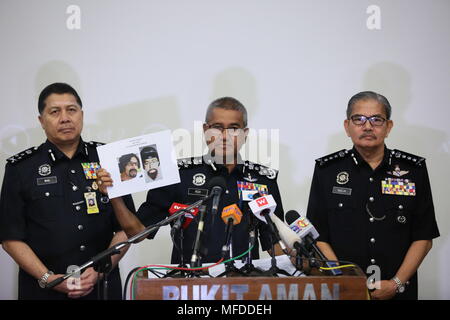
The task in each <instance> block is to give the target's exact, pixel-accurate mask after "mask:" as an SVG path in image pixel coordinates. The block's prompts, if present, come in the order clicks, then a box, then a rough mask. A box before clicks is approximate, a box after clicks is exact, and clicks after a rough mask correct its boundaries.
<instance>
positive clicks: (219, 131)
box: [206, 124, 244, 137]
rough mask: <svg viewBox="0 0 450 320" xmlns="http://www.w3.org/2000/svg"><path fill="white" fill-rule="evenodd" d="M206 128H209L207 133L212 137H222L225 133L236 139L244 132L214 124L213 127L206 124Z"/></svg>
mask: <svg viewBox="0 0 450 320" xmlns="http://www.w3.org/2000/svg"><path fill="white" fill-rule="evenodd" d="M206 126H207V127H208V128H209V129H208V131H209V133H210V134H212V135H214V136H218V135H223V133H224V131H226V134H228V135H230V136H232V137H237V136H238V135H240V134H241V132H242V131H243V130H244V129H243V128H239V127H230V128H224V127H222V126H221V125H216V124H213V125H209V124H206Z"/></svg>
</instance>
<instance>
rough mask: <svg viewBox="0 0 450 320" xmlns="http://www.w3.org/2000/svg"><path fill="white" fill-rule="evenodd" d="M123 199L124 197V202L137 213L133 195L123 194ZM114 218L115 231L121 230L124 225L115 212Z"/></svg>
mask: <svg viewBox="0 0 450 320" xmlns="http://www.w3.org/2000/svg"><path fill="white" fill-rule="evenodd" d="M122 199H123V202H124V203H125V206H126V207H127V208H128V210H130V211H131V212H132V213H134V214H136V208H135V206H134V201H133V197H132V196H131V194H128V195H126V196H123V197H122ZM113 210H114V209H113ZM112 219H113V228H114V232H118V231H121V230H122V227H121V226H120V224H119V221H117V218H116V215H115V214H112Z"/></svg>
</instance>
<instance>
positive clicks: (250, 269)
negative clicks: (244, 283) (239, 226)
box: [240, 213, 264, 277]
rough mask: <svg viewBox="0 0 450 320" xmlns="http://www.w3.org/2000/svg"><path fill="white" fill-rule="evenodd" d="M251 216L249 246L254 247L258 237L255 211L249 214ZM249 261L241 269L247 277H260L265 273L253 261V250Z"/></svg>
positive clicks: (248, 258) (248, 256)
mask: <svg viewBox="0 0 450 320" xmlns="http://www.w3.org/2000/svg"><path fill="white" fill-rule="evenodd" d="M248 217H249V239H248V248H249V249H250V248H251V247H253V246H254V245H255V243H256V241H257V239H256V223H255V220H254V216H253V213H251V214H249V215H248ZM246 262H247V263H246V264H245V265H244V266H243V267H242V268H241V269H240V270H241V271H242V272H243V273H244V275H245V276H247V277H260V276H261V275H262V274H263V272H264V271H263V270H261V269H259V268H257V267H255V265H254V264H253V262H252V250H249V252H248V255H247V261H246Z"/></svg>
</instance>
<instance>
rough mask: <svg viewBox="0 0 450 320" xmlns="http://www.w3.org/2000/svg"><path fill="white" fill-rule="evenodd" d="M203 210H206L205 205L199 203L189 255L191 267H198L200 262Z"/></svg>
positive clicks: (203, 223) (203, 220) (203, 221)
mask: <svg viewBox="0 0 450 320" xmlns="http://www.w3.org/2000/svg"><path fill="white" fill-rule="evenodd" d="M205 211H206V206H205V205H201V206H200V207H199V212H200V220H199V222H198V226H197V234H196V236H195V241H194V247H193V250H192V256H191V267H194V268H195V267H199V266H200V264H201V262H200V260H201V257H200V248H201V246H202V243H201V242H202V238H203V232H204V226H205Z"/></svg>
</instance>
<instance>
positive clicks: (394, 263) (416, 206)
mask: <svg viewBox="0 0 450 320" xmlns="http://www.w3.org/2000/svg"><path fill="white" fill-rule="evenodd" d="M307 216H308V218H309V219H310V220H311V222H312V223H313V224H314V225H315V226H316V228H317V229H318V231H319V233H320V237H319V239H318V240H319V241H324V242H327V243H329V244H330V245H331V247H332V248H333V250H334V252H335V253H336V255H337V257H338V259H340V260H346V261H352V262H354V263H356V264H358V265H359V266H360V267H361V268H363V270H364V271H366V270H367V267H368V266H370V265H377V266H379V267H380V269H381V270H380V271H381V280H389V279H391V278H392V277H394V276H395V274H396V272H397V271H398V269H399V268H400V266H401V264H402V262H403V259H404V258H405V256H406V253H407V251H408V249H409V247H410V245H411V243H412V242H413V241H417V240H431V239H433V238H436V237H438V236H439V230H438V227H437V223H436V219H435V214H434V207H433V199H432V195H431V187H430V182H429V179H428V172H427V168H426V165H425V159H424V158H422V157H418V156H415V155H412V154H408V153H406V152H403V151H399V150H389V149H387V148H386V147H385V151H384V158H383V160H382V162H381V164H380V165H379V166H378V167H377V168H376V169H375V170H373V169H372V168H371V167H370V165H369V164H368V163H367V162H365V161H364V159H363V158H362V157H361V156H360V155H359V154H358V152H357V151H356V149H355V148H353V149H351V150H341V151H338V152H336V153H333V154H330V155H328V156H325V157H322V158H320V159H317V160H316V166H315V170H314V176H313V179H312V184H311V193H310V197H309V203H308V211H307ZM368 275H372V273H370V272H369V273H368ZM395 298H396V299H417V273H416V274H414V276H413V277H412V278H411V279H410V280H409V284H408V285H407V286H406V290H405V292H404V293H402V294H400V293H399V294H397V295H396V297H395Z"/></svg>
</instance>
